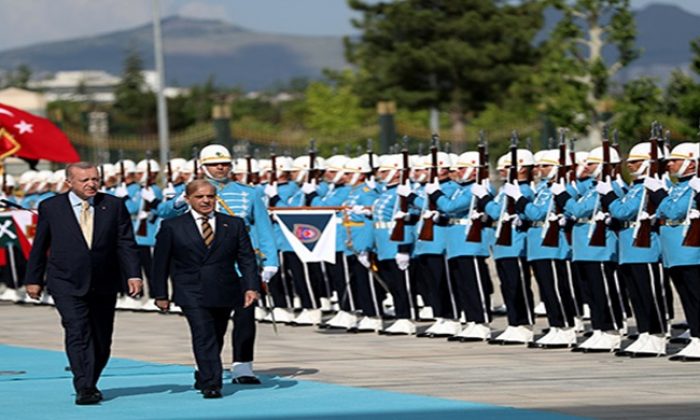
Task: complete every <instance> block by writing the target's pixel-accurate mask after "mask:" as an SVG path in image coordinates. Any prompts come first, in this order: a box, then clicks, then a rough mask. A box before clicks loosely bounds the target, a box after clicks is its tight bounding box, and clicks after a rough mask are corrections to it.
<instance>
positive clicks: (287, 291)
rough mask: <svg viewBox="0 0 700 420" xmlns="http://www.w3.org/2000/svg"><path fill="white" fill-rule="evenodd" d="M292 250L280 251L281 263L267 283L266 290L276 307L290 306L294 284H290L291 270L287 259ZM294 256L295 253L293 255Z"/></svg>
mask: <svg viewBox="0 0 700 420" xmlns="http://www.w3.org/2000/svg"><path fill="white" fill-rule="evenodd" d="M289 254H294V253H293V252H280V253H279V258H280V261H281V262H282V264H281V265H280V268H279V270H278V271H277V273H276V274H275V275H274V276H273V277H272V279H271V280H270V283H269V284H268V285H267V291H268V293H270V296H272V301H273V302H274V304H275V307H276V308H292V307H293V305H292V303H293V302H292V299H293V298H294V286H293V284H292V271H291V270H289V268H288V265H289V259H290V258H291V256H290V255H289ZM295 256H296V255H295Z"/></svg>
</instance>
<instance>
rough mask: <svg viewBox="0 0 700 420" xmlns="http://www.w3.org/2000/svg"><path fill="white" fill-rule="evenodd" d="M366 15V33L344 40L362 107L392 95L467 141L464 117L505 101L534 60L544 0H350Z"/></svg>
mask: <svg viewBox="0 0 700 420" xmlns="http://www.w3.org/2000/svg"><path fill="white" fill-rule="evenodd" d="M348 3H349V5H350V7H351V8H352V9H353V10H355V11H358V12H361V13H362V18H361V19H355V20H353V21H352V23H353V26H354V27H355V28H357V29H359V30H360V31H361V32H362V34H361V36H360V37H359V38H357V39H351V38H346V39H345V47H346V56H347V59H348V61H349V62H351V63H353V64H355V65H356V66H357V68H358V76H359V78H358V80H357V83H356V85H355V87H356V91H357V92H358V93H359V94H360V96H361V98H362V100H363V103H364V105H365V106H372V107H373V106H374V104H375V103H376V102H377V101H379V100H393V101H395V102H396V103H397V105H398V106H399V107H406V108H409V109H412V110H418V109H430V108H434V109H438V110H440V111H442V112H447V113H448V114H449V115H450V119H451V122H452V130H453V134H452V137H453V138H454V139H456V140H457V141H463V140H464V124H465V123H466V117H467V115H473V114H475V113H477V112H478V111H480V110H482V109H484V107H485V106H486V104H487V103H489V102H498V101H501V100H503V99H505V95H504V93H505V92H506V91H507V89H508V87H509V86H510V85H511V83H513V81H515V80H517V79H518V78H519V77H520V74H521V73H523V72H525V70H526V69H528V68H529V67H530V66H531V65H532V64H533V63H535V62H536V58H537V51H536V49H535V48H534V47H533V42H532V40H533V37H534V36H535V35H536V33H537V32H538V30H539V29H540V27H541V26H542V23H543V18H542V3H541V2H540V1H535V0H524V1H521V2H519V3H517V4H514V3H513V2H508V1H501V0H489V1H484V0H433V1H425V0H400V1H394V2H379V3H369V2H365V1H361V0H349V2H348Z"/></svg>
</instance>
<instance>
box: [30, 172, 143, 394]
mask: <svg viewBox="0 0 700 420" xmlns="http://www.w3.org/2000/svg"><path fill="white" fill-rule="evenodd" d="M66 182H67V183H68V185H69V186H70V190H69V191H68V192H67V193H64V194H59V195H57V196H54V197H52V198H49V199H46V200H44V201H42V202H41V204H40V205H39V222H38V224H37V228H36V236H35V238H34V243H33V245H32V250H31V253H30V254H29V261H28V262H27V274H26V276H25V282H24V283H25V285H26V289H27V294H29V296H31V297H32V298H35V299H38V298H39V297H41V293H42V290H43V288H44V285H46V288H47V290H48V291H49V292H50V293H51V296H52V297H53V299H54V302H55V303H56V308H57V309H58V312H59V314H60V316H61V324H62V325H63V328H64V330H65V346H66V353H67V354H68V360H69V362H70V367H71V371H72V372H73V386H74V387H75V390H76V394H77V396H76V399H75V403H76V404H79V405H84V404H95V403H98V402H99V401H100V400H101V399H102V393H101V392H100V391H99V390H98V389H97V381H98V380H99V378H100V374H101V373H102V369H104V367H105V365H107V361H108V360H109V354H110V346H111V344H112V331H113V328H114V306H115V303H116V299H117V292H119V291H120V290H121V284H122V281H121V279H122V276H124V277H125V278H127V279H128V285H129V294H131V295H132V296H136V295H138V294H139V293H141V289H142V283H143V282H142V281H141V278H140V275H141V270H140V268H139V265H138V262H139V259H138V253H137V250H136V243H135V242H134V233H133V229H132V226H131V219H130V217H129V212H128V211H127V209H126V206H125V205H124V202H123V201H122V200H121V199H119V198H116V197H113V196H110V195H106V194H103V193H100V192H98V189H99V188H100V177H99V174H98V172H97V168H96V167H95V165H93V164H91V163H88V162H79V163H73V164H70V165H68V166H67V167H66Z"/></svg>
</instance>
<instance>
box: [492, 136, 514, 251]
mask: <svg viewBox="0 0 700 420" xmlns="http://www.w3.org/2000/svg"><path fill="white" fill-rule="evenodd" d="M517 179H518V132H517V131H515V130H513V133H512V135H511V137H510V168H509V169H508V182H511V183H512V182H516V180H517ZM514 214H515V200H513V199H512V198H511V197H508V196H507V195H505V194H503V206H502V207H501V216H500V217H499V218H498V226H497V227H496V245H500V246H510V245H512V243H513V232H512V226H513V221H512V220H511V219H510V218H508V220H504V216H505V215H508V216H512V215H514Z"/></svg>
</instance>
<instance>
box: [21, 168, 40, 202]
mask: <svg viewBox="0 0 700 420" xmlns="http://www.w3.org/2000/svg"><path fill="white" fill-rule="evenodd" d="M38 177H39V173H38V172H37V171H33V170H31V169H30V170H28V171H26V172H24V173H23V174H22V175H20V177H19V188H20V189H21V190H22V192H23V193H24V196H23V197H22V201H21V202H20V204H21V205H22V207H24V208H27V209H36V207H37V200H38V199H39V194H38V193H37V187H38V186H39V179H38Z"/></svg>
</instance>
